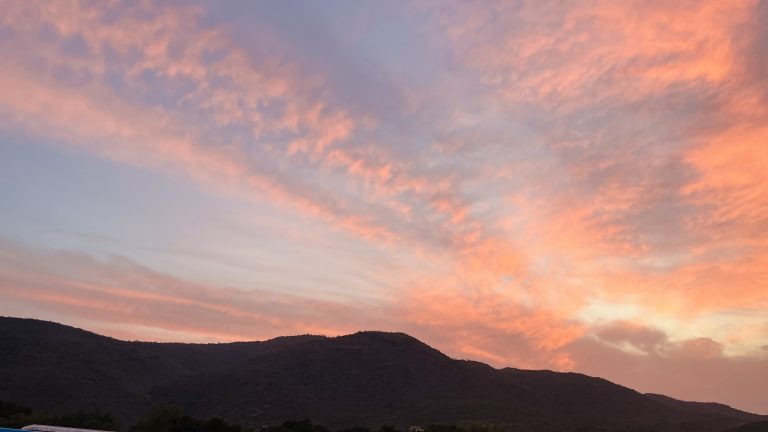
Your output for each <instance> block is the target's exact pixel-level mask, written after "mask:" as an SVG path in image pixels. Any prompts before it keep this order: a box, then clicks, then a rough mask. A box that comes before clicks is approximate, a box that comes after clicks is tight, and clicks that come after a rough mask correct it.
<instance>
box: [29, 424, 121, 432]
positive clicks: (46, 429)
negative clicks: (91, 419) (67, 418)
mask: <svg viewBox="0 0 768 432" xmlns="http://www.w3.org/2000/svg"><path fill="white" fill-rule="evenodd" d="M21 430H25V431H37V432H114V431H100V430H96V429H78V428H70V427H63V426H48V425H36V424H34V425H29V426H24V427H23V428H21Z"/></svg>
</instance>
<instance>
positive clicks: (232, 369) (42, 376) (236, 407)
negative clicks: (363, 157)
mask: <svg viewBox="0 0 768 432" xmlns="http://www.w3.org/2000/svg"><path fill="white" fill-rule="evenodd" d="M0 350H1V351H0V352H3V353H4V355H3V356H0V400H8V401H13V402H18V403H23V404H24V405H28V406H31V407H33V408H40V409H47V410H64V409H68V410H78V409H90V410H93V409H98V410H102V411H107V412H111V413H113V414H114V415H116V417H117V418H118V419H120V420H122V421H131V420H133V419H135V418H137V417H138V416H141V415H143V414H144V413H146V412H147V410H149V409H151V408H152V407H153V406H154V405H157V404H158V403H163V402H172V403H175V404H178V405H179V406H181V407H183V408H185V409H187V410H188V411H189V412H192V413H196V414H200V415H202V416H220V417H222V418H225V419H227V420H229V421H236V422H240V423H243V424H245V425H252V426H258V425H262V424H273V423H275V422H279V421H282V420H286V419H289V418H302V417H309V418H312V419H313V420H315V421H317V422H320V423H324V424H327V425H329V426H333V427H345V426H352V425H366V426H380V425H381V424H397V425H408V424H429V423H466V422H493V423H499V424H504V425H507V426H509V427H510V428H511V429H512V430H542V431H547V430H576V429H575V428H578V427H591V428H593V429H588V430H598V429H594V428H603V429H604V430H638V431H640V430H647V431H677V430H680V431H688V430H702V431H715V432H717V431H721V430H725V429H727V428H733V427H737V426H740V425H742V424H745V423H749V422H755V421H760V420H765V419H766V418H765V417H763V416H759V415H757V414H752V413H746V412H743V411H739V410H736V409H733V408H730V407H727V406H725V405H722V404H707V403H696V402H684V401H678V400H676V399H672V398H669V397H666V396H661V395H653V394H651V395H644V394H641V393H639V392H636V391H635V390H632V389H629V388H626V387H623V386H619V385H617V384H614V383H611V382H610V381H607V380H605V379H602V378H597V377H590V376H587V375H583V374H578V373H572V372H571V373H562V372H554V371H549V370H523V369H515V368H502V369H497V368H493V367H491V366H489V365H486V364H484V363H480V362H476V361H472V360H456V359H452V358H450V357H448V356H447V355H445V354H443V353H441V352H440V351H438V350H436V349H434V348H433V347H430V346H429V345H427V344H425V343H423V342H422V341H420V340H418V339H416V338H414V337H412V336H410V335H407V334H405V333H399V332H395V333H390V332H381V331H362V332H357V333H353V334H350V335H344V336H336V337H327V336H315V335H299V336H284V337H278V338H274V339H269V340H266V341H254V342H232V343H219V344H182V343H158V342H138V341H121V340H119V339H114V338H110V337H107V336H102V335H97V334H95V333H91V332H88V331H85V330H81V329H76V328H73V327H68V326H65V325H62V324H57V323H51V322H45V321H39V320H28V319H20V318H6V317H2V318H0ZM569 428H570V429H569Z"/></svg>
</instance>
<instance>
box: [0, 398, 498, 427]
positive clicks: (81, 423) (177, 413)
mask: <svg viewBox="0 0 768 432" xmlns="http://www.w3.org/2000/svg"><path fill="white" fill-rule="evenodd" d="M30 424H45V425H54V426H64V427H73V428H82V429H98V430H108V431H124V432H408V431H401V430H399V429H397V428H396V427H394V426H387V425H385V426H382V427H380V428H378V429H370V428H367V427H363V426H355V427H350V428H344V429H337V430H331V429H329V428H327V427H325V426H323V425H320V424H317V423H313V422H312V421H311V420H310V419H302V420H287V421H284V422H283V423H281V424H279V425H273V426H263V427H261V428H259V429H253V428H244V427H242V426H241V425H239V424H232V423H228V422H226V421H225V420H223V419H221V418H219V417H213V418H210V419H205V420H203V419H199V418H195V417H192V416H190V415H189V414H187V413H185V412H184V411H183V410H182V409H180V408H179V407H177V406H175V405H161V406H158V407H157V408H155V409H154V410H153V411H152V412H151V413H150V414H149V415H147V416H146V417H145V418H143V419H142V420H140V421H139V422H137V423H135V424H133V425H131V426H129V427H127V428H123V427H121V426H122V425H120V424H118V422H117V421H116V420H115V418H114V417H113V416H112V415H110V414H108V413H103V412H97V411H78V412H75V413H70V414H52V413H41V412H35V411H33V410H32V409H30V408H28V407H25V406H22V405H18V404H15V403H12V402H4V401H0V427H6V428H21V427H23V426H26V425H30ZM423 432H504V430H503V428H501V427H499V426H496V425H491V424H471V425H467V426H459V425H453V424H433V425H428V426H425V427H424V428H423Z"/></svg>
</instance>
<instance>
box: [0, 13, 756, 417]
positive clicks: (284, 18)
mask: <svg viewBox="0 0 768 432" xmlns="http://www.w3.org/2000/svg"><path fill="white" fill-rule="evenodd" d="M767 77H768V1H766V0H762V1H755V0H745V1H742V0H733V1H725V0H724V1H693V0H691V1H687V0H681V1H664V0H658V1H655V0H654V1H630V0H626V1H614V0H593V1H575V0H574V1H568V2H558V1H552V2H547V1H540V0H530V1H527V0H518V1H501V2H495V1H491V0H488V1H481V2H469V1H455V2H451V1H447V0H435V1H391V0H386V1H353V0H338V1H314V2H313V1H295V0H287V1H251V0H242V1H227V2H204V1H181V0H179V1H167V2H151V1H129V2H125V3H123V2H118V1H93V2H87V1H83V2H70V1H51V2H43V1H15V0H2V1H0V315H7V316H18V317H33V318H40V319H46V320H52V321H57V322H61V323H65V324H69V325H74V326H77V327H81V328H85V329H88V330H91V331H95V332H97V333H101V334H106V335H110V336H113V337H117V338H121V339H130V340H133V339H141V340H156V341H185V342H222V341H234V340H262V339H267V338H271V337H275V336H279V335H289V334H304V333H313V334H325V335H340V334H347V333H351V332H355V331H358V330H387V331H403V332H406V333H409V334H411V335H413V336H415V337H417V338H419V339H421V340H423V341H424V342H426V343H428V344H430V345H432V346H434V347H436V348H438V349H440V350H442V351H444V352H445V353H447V354H448V355H450V356H452V357H457V358H468V359H474V360H479V361H483V362H487V363H489V364H491V365H494V366H496V367H504V366H514V367H520V368H533V369H554V370H562V371H578V372H583V373H587V374H590V375H597V376H601V377H604V378H607V379H609V380H612V381H614V382H616V383H619V384H622V385H626V386H629V387H632V388H635V389H637V390H639V391H643V392H657V393H664V394H668V395H670V396H673V397H677V398H682V399H686V400H701V401H718V402H724V403H728V404H731V405H733V406H735V407H737V408H741V409H745V410H750V411H753V412H760V413H764V414H768V392H767V391H766V388H768V78H767Z"/></svg>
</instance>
